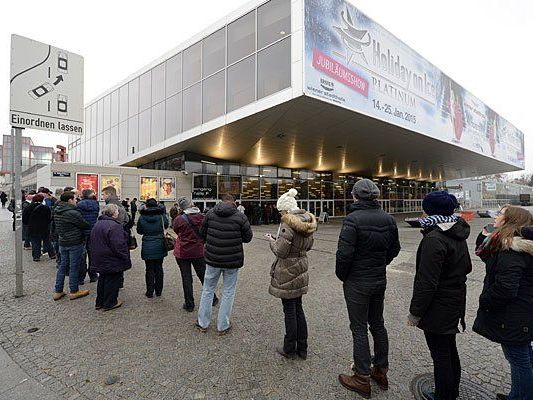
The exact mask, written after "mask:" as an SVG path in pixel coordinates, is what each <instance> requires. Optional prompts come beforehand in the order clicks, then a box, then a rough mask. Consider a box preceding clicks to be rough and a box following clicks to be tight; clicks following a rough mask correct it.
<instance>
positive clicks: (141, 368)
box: [0, 210, 509, 400]
mask: <svg viewBox="0 0 533 400" xmlns="http://www.w3.org/2000/svg"><path fill="white" fill-rule="evenodd" d="M484 222H486V220H480V219H477V220H474V221H473V223H472V226H473V232H476V233H477V231H479V229H480V227H481V226H482V223H484ZM399 226H400V235H401V242H402V247H403V250H402V252H401V253H400V256H399V257H398V258H397V259H396V260H395V262H394V263H393V265H391V267H390V268H389V272H388V289H387V298H386V307H385V313H386V316H385V318H386V325H387V328H388V330H389V335H390V343H391V354H390V357H391V371H390V379H391V388H390V390H389V391H388V392H383V391H381V390H379V388H377V387H374V388H373V398H375V399H402V400H403V399H411V398H412V395H411V394H410V392H409V383H410V381H411V379H412V378H413V377H414V376H415V375H417V374H420V373H424V372H430V371H431V368H432V367H431V363H430V357H429V353H428V351H427V349H426V345H425V342H424V339H423V335H422V332H421V331H420V330H418V329H416V328H409V327H407V326H406V324H405V320H406V315H407V310H408V305H409V300H410V295H411V288H412V281H413V276H414V266H413V261H414V256H415V251H416V246H417V244H418V242H419V240H420V233H419V231H418V230H417V229H412V228H409V227H407V225H405V224H404V223H400V224H399ZM254 232H255V238H254V240H253V241H252V243H251V244H249V245H247V246H246V260H247V261H246V266H245V267H244V268H243V269H242V270H241V273H240V277H239V285H238V291H237V298H236V301H235V307H234V314H233V323H234V328H235V329H234V331H233V332H232V333H231V334H230V335H228V336H225V337H219V336H216V335H215V333H214V332H213V330H211V331H209V332H208V333H207V334H205V335H204V334H201V333H199V332H197V331H195V330H194V329H193V327H192V323H193V321H194V316H195V314H189V313H186V312H185V311H184V310H182V309H181V305H182V302H183V300H182V296H183V295H182V289H181V280H180V277H179V272H178V268H177V266H176V262H175V260H174V259H173V258H172V257H167V258H166V259H165V288H164V292H163V296H162V297H161V298H159V299H147V298H146V297H145V296H144V295H143V293H144V265H143V264H142V262H141V260H140V254H139V253H140V252H139V250H136V251H135V252H133V253H132V254H133V256H134V267H133V269H132V270H130V271H129V272H128V273H127V274H126V283H125V288H124V290H123V291H122V297H123V298H124V300H125V306H124V307H123V308H122V309H119V310H116V311H113V312H107V313H103V312H98V311H95V310H94V297H95V289H96V286H95V284H90V285H89V284H88V285H86V287H88V288H89V289H91V295H90V296H89V297H86V298H84V299H80V300H77V301H69V300H62V301H59V302H54V301H52V298H51V295H52V289H53V282H54V277H55V266H54V263H53V262H51V261H50V260H46V259H45V258H43V260H44V261H41V262H40V263H33V262H32V260H31V254H30V252H28V251H25V252H24V262H25V275H24V280H25V293H26V296H25V297H23V298H20V299H15V298H14V297H13V287H14V274H13V272H14V266H13V265H14V249H13V244H12V243H13V241H12V240H13V239H12V238H13V232H11V230H10V220H9V214H8V213H7V211H5V210H0V243H1V246H0V346H1V348H2V349H3V352H2V351H0V362H3V361H2V360H3V359H5V360H6V363H5V364H0V381H1V382H2V384H0V399H13V398H25V399H33V398H39V397H40V398H43V399H44V398H47V397H46V392H48V393H49V394H54V395H55V396H56V398H58V399H86V398H87V399H155V398H160V399H353V398H357V396H355V395H354V394H353V393H351V392H348V391H347V390H345V389H344V388H342V387H341V386H340V385H339V384H338V383H337V374H338V373H349V365H350V363H351V335H350V331H349V327H348V317H347V312H346V308H345V303H344V299H343V296H342V287H341V283H340V282H339V281H338V280H337V279H336V277H335V274H334V252H335V248H336V241H337V237H338V232H339V225H338V224H335V223H333V224H331V225H327V226H320V229H319V232H318V233H317V234H316V240H315V244H316V245H315V248H314V250H313V251H311V252H310V254H309V260H310V290H309V294H308V295H307V296H305V297H304V308H305V310H306V314H307V318H308V324H309V332H310V337H309V344H310V349H309V350H310V353H309V358H308V360H307V361H305V362H304V361H289V360H285V359H282V358H281V357H280V356H278V355H277V354H276V353H275V352H274V351H273V349H274V346H275V345H276V344H280V343H281V342H282V337H283V313H282V308H281V302H280V301H279V300H278V299H275V298H273V297H271V296H270V295H269V294H268V284H269V274H268V272H269V268H270V264H271V261H272V256H271V254H270V253H269V250H268V246H267V242H266V240H264V235H263V234H264V233H266V232H272V233H275V227H273V226H271V227H256V228H255V229H254ZM472 236H473V237H472V238H471V240H470V245H471V246H470V247H471V249H473V240H474V239H475V234H474V235H472ZM473 260H474V271H473V272H472V274H471V275H470V277H469V294H468V310H467V323H469V325H470V326H471V324H472V322H473V320H474V316H475V311H476V307H477V298H478V296H479V293H480V290H481V285H482V279H483V275H484V270H483V266H482V264H481V263H480V262H479V261H478V260H477V258H476V257H473ZM199 291H200V286H199V285H198V284H197V282H195V296H196V299H197V303H198V302H199ZM30 328H38V331H37V332H35V333H28V332H27V331H28V329H30ZM458 343H459V347H460V354H461V360H462V364H463V370H464V375H463V376H464V377H466V378H468V379H471V380H472V381H474V382H476V383H478V384H481V385H483V386H484V387H486V388H487V389H490V390H492V391H494V392H496V391H506V390H507V389H508V387H509V370H508V366H507V364H506V362H505V360H504V358H503V355H502V353H501V350H500V348H499V347H498V346H497V345H495V344H493V343H490V342H489V341H487V340H485V339H483V338H481V337H479V336H478V335H476V334H474V333H472V332H471V331H467V332H466V333H465V334H462V335H459V337H458ZM5 353H7V355H9V357H7V358H6V357H5ZM13 362H14V363H16V365H18V368H17V367H14V366H13ZM9 363H11V364H9ZM9 371H11V372H13V374H14V377H13V376H11V375H13V374H10V373H9ZM19 373H20V375H19ZM112 375H116V376H117V377H118V382H117V383H115V384H112V385H106V384H105V381H106V379H107V378H108V377H110V376H112ZM21 376H22V378H20V377H21ZM23 379H28V381H29V382H30V383H32V385H33V384H35V385H36V386H32V388H34V389H32V390H35V391H36V392H34V393H33V395H32V396H25V395H24V394H22V393H26V392H24V391H23V390H26V389H25V388H23V387H21V386H19V387H18V388H17V386H16V385H18V384H20V385H23V384H24V383H25V382H27V381H24V382H23V383H20V382H21V381H22V380H23ZM4 382H7V383H8V384H7V385H4ZM36 393H44V394H42V395H41V394H36ZM16 396H18V397H16ZM20 396H22V397H20Z"/></svg>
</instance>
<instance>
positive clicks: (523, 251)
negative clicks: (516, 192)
mask: <svg viewBox="0 0 533 400" xmlns="http://www.w3.org/2000/svg"><path fill="white" fill-rule="evenodd" d="M532 225H533V216H532V215H531V213H530V212H529V211H527V210H526V209H524V208H521V207H513V206H505V207H503V208H502V209H501V210H500V211H499V212H498V214H497V216H496V218H495V220H494V228H495V229H494V231H493V232H492V233H491V232H490V227H489V226H487V227H486V228H485V229H484V230H483V232H482V233H481V234H480V235H479V236H478V239H477V244H478V248H477V250H476V254H477V255H478V256H479V257H480V258H481V260H482V261H483V262H485V264H486V275H485V280H484V282H483V290H482V292H481V295H480V296H479V308H478V311H477V317H476V320H475V322H474V327H473V330H474V332H476V333H478V334H479V335H481V336H483V337H485V338H487V339H489V340H490V341H491V342H495V343H499V344H500V345H501V347H502V350H503V354H504V356H505V358H506V359H507V361H508V362H509V365H510V367H511V392H510V393H509V395H507V396H506V395H504V394H498V395H497V398H498V399H500V400H526V399H533V349H532V346H531V342H532V341H533V235H532V234H531V233H532V232H531V228H528V227H531V226H532ZM487 228H488V229H487Z"/></svg>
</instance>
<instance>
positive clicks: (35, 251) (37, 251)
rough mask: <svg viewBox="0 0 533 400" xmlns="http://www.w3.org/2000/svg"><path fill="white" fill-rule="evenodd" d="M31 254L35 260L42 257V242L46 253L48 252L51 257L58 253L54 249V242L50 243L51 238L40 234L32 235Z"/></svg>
mask: <svg viewBox="0 0 533 400" xmlns="http://www.w3.org/2000/svg"><path fill="white" fill-rule="evenodd" d="M30 241H31V255H32V257H33V259H34V260H38V259H39V258H41V243H42V248H43V251H44V252H45V253H48V255H49V256H50V257H54V256H55V255H56V252H55V250H54V246H52V243H50V238H49V237H48V236H45V237H40V236H31V237H30Z"/></svg>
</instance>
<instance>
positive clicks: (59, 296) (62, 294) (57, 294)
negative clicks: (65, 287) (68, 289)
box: [52, 292, 65, 301]
mask: <svg viewBox="0 0 533 400" xmlns="http://www.w3.org/2000/svg"><path fill="white" fill-rule="evenodd" d="M52 297H53V299H54V301H58V300H61V299H62V298H63V297H65V292H55V293H54V295H53V296H52Z"/></svg>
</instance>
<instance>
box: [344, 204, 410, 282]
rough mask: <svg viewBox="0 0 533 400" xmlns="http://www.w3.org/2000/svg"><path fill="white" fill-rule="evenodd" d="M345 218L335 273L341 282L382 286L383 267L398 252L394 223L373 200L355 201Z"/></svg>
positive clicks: (384, 275) (384, 277)
mask: <svg viewBox="0 0 533 400" xmlns="http://www.w3.org/2000/svg"><path fill="white" fill-rule="evenodd" d="M349 210H350V214H349V215H348V216H347V217H346V218H345V219H344V221H343V223H342V229H341V233H340V236H339V243H338V246H337V260H336V265H335V274H336V275H337V278H339V279H340V280H341V281H343V282H345V281H353V282H358V283H361V284H366V285H368V284H371V285H373V284H385V283H386V267H387V265H388V264H390V262H391V261H392V260H393V259H394V258H395V257H396V256H397V255H398V253H399V252H400V241H399V239H398V227H397V226H396V221H395V220H394V218H392V217H391V216H390V215H389V214H387V213H386V212H385V211H383V210H382V208H381V206H380V205H379V203H378V202H377V201H375V200H358V201H357V202H355V203H353V204H352V205H351V206H350V209H349Z"/></svg>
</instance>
